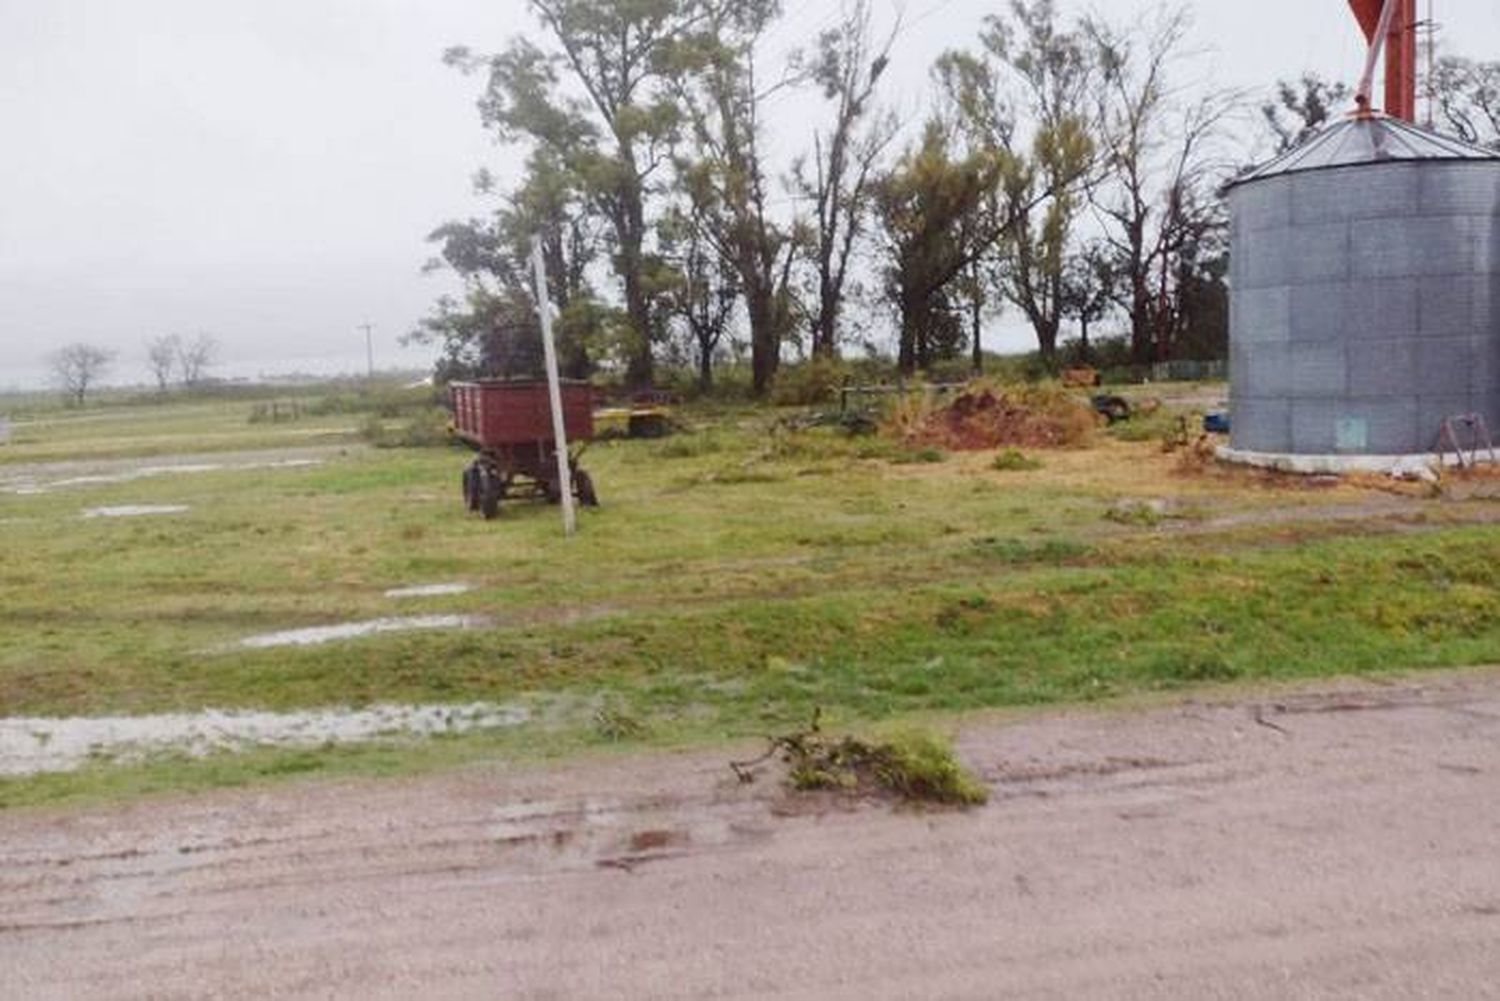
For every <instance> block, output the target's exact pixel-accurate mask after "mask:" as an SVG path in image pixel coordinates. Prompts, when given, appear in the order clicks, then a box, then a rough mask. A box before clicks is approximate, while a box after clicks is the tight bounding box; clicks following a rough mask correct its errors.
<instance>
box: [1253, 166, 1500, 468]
mask: <svg viewBox="0 0 1500 1001" xmlns="http://www.w3.org/2000/svg"><path fill="white" fill-rule="evenodd" d="M1230 209H1231V219H1232V234H1231V248H1232V249H1231V252H1232V261H1233V264H1232V268H1233V270H1232V275H1231V279H1232V285H1233V295H1232V307H1231V315H1230V343H1231V353H1232V357H1231V366H1230V374H1231V406H1232V420H1233V425H1232V427H1233V434H1232V443H1233V446H1234V447H1235V448H1237V449H1243V450H1247V451H1257V452H1273V453H1287V454H1298V455H1325V454H1334V453H1350V454H1370V455H1404V454H1414V453H1418V452H1426V451H1430V450H1431V449H1432V448H1433V446H1434V444H1435V443H1436V440H1437V434H1438V430H1439V427H1440V425H1441V422H1442V420H1443V418H1444V417H1448V416H1452V415H1455V414H1462V413H1468V412H1471V411H1474V412H1479V413H1482V414H1484V416H1485V418H1486V420H1487V421H1488V422H1489V425H1490V428H1491V430H1494V431H1497V432H1500V163H1491V162H1483V163H1451V162H1446V163H1389V164H1369V165H1362V166H1357V167H1342V168H1334V169H1327V170H1318V171H1311V172H1307V173H1302V174H1286V175H1282V176H1279V177H1272V178H1268V179H1265V180H1261V181H1254V182H1250V183H1247V184H1244V185H1241V186H1240V187H1237V188H1235V189H1234V190H1232V191H1231V192H1230Z"/></svg>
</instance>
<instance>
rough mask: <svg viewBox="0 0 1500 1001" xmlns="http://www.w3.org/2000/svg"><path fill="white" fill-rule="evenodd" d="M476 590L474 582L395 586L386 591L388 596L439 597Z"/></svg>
mask: <svg viewBox="0 0 1500 1001" xmlns="http://www.w3.org/2000/svg"><path fill="white" fill-rule="evenodd" d="M472 590H474V585H472V584H458V583H453V584H413V585H412V586H410V587H393V588H391V589H390V590H389V591H387V592H385V596H386V597H387V598H438V597H442V596H443V595H448V594H468V593H469V592H470V591H472Z"/></svg>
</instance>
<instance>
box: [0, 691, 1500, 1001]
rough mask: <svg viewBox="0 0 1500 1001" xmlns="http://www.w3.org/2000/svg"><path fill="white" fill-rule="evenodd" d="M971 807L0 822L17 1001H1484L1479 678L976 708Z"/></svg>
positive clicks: (313, 790) (242, 794) (511, 785)
mask: <svg viewBox="0 0 1500 1001" xmlns="http://www.w3.org/2000/svg"><path fill="white" fill-rule="evenodd" d="M958 749H959V752H960V756H961V757H962V758H963V759H964V760H965V761H966V762H967V764H968V765H969V766H970V767H971V768H973V769H974V770H975V771H976V772H977V773H978V774H979V775H980V776H981V777H982V778H983V779H984V781H985V782H986V784H987V785H988V787H989V790H990V802H989V804H988V805H987V806H984V807H981V808H977V809H974V810H971V811H968V812H959V813H953V812H941V813H934V812H926V811H918V810H909V809H908V810H904V809H893V808H891V807H890V806H888V805H885V804H865V805H859V804H850V803H849V802H848V801H847V800H843V799H836V798H835V799H817V798H814V799H804V798H797V797H792V796H791V795H790V794H788V793H786V792H784V791H783V790H781V789H779V788H778V787H777V785H776V784H775V783H771V782H766V783H756V784H754V785H750V786H746V785H743V784H741V783H740V782H738V781H737V780H736V779H735V777H734V776H733V774H732V773H731V772H730V770H729V769H728V767H727V766H726V760H727V759H728V758H730V757H733V756H735V751H736V750H739V751H749V752H750V753H753V750H754V749H753V748H748V747H747V748H739V749H730V750H725V751H719V752H714V753H705V752H695V753H692V754H679V755H652V756H642V757H632V758H614V759H608V760H604V761H592V762H585V763H581V764H570V765H563V766H554V767H540V766H538V767H527V768H516V767H514V766H510V765H505V764H496V765H491V766H483V767H474V768H470V769H467V770H465V771H461V772H458V773H454V774H449V775H445V776H438V777H427V778H422V779H414V780H407V781H400V782H386V783H376V782H348V783H308V784H294V785H283V786H278V787H274V788H269V789H255V790H244V791H236V792H224V793H217V794H212V795H198V796H193V797H183V798H180V799H175V800H167V801H161V800H158V801H153V802H142V803H137V804H134V805H128V806H117V807H103V808H94V809H89V810H84V811H58V810H49V811H28V812H18V813H11V814H5V815H0V899H4V901H5V908H4V911H3V914H0V983H3V990H0V993H3V994H5V995H6V996H9V997H24V998H29V999H34V998H78V997H88V998H145V997H151V998H198V997H209V996H211V997H220V998H265V997H320V998H327V997H334V998H361V999H365V998H411V997H434V998H437V997H441V998H445V999H446V998H485V999H490V998H496V997H504V998H515V999H533V1001H540V999H594V998H599V999H604V998H661V999H673V998H677V999H688V998H694V999H697V998H780V999H806V1001H813V999H817V1001H830V999H833V1001H838V999H850V1001H853V999H860V1001H865V999H881V998H911V999H924V1001H925V999H973V1001H980V999H984V1001H990V999H994V998H1005V997H1015V998H1056V999H1065V998H1066V999H1077V998H1089V999H1140V998H1235V999H1259V998H1264V999H1277V1001H1281V999H1288V998H1292V999H1297V998H1304V999H1312V998H1319V999H1327V998H1342V999H1356V998H1357V999H1361V1001H1381V999H1391V1001H1394V999H1401V1001H1406V999H1409V998H1415V997H1422V998H1454V999H1460V998H1461V999H1476V998H1493V997H1500V949H1497V948H1496V947H1495V945H1496V942H1497V941H1500V864H1497V862H1496V860H1497V858H1500V672H1497V671H1490V672H1479V673H1469V674H1460V675H1432V676H1424V677H1422V678H1420V679H1418V680H1413V681H1409V682H1402V683H1391V684H1368V683H1344V684H1336V685H1325V686H1323V687H1321V688H1319V689H1314V690H1304V691H1300V692H1294V693H1290V694H1288V693H1284V692H1283V693H1279V694H1274V695H1268V696H1266V697H1264V698H1259V699H1253V700H1248V701H1240V702H1234V703H1225V704H1201V703H1189V704H1183V705H1178V706H1175V707H1171V708H1165V709H1155V710H1149V711H1141V712H1131V713H1121V714H1111V715H1096V714H1092V713H1090V714H1084V713H1078V714H1064V715H1054V716H1049V717H1040V718H1032V719H1028V720H1025V721H1019V722H1012V723H1008V724H1001V723H996V724H989V725H979V726H974V727H971V728H970V729H968V730H967V731H966V732H965V733H964V734H963V735H962V737H961V739H960V741H959V744H958Z"/></svg>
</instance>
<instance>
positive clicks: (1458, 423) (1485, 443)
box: [1438, 414, 1496, 469]
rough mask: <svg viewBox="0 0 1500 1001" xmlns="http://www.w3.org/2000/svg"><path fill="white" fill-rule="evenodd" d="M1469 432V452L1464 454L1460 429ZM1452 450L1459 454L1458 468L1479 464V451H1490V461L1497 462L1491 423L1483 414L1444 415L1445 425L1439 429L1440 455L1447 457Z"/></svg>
mask: <svg viewBox="0 0 1500 1001" xmlns="http://www.w3.org/2000/svg"><path fill="white" fill-rule="evenodd" d="M1460 428H1462V429H1463V430H1465V431H1467V432H1468V433H1469V453H1468V455H1467V456H1466V455H1464V446H1463V442H1462V441H1460V440H1459V437H1458V434H1459V429H1460ZM1449 451H1452V452H1453V454H1454V455H1456V456H1458V468H1459V469H1466V468H1472V467H1473V466H1477V465H1479V453H1480V452H1481V451H1483V452H1488V453H1489V456H1490V462H1495V461H1496V460H1495V443H1494V441H1492V440H1491V438H1490V429H1489V425H1487V424H1486V423H1485V422H1484V415H1482V414H1459V415H1457V416H1454V417H1444V418H1443V426H1442V428H1441V429H1440V430H1439V431H1438V456H1439V457H1440V458H1442V457H1446V456H1447V455H1448V452H1449Z"/></svg>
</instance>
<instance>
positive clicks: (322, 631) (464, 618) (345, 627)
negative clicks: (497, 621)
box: [234, 615, 489, 650]
mask: <svg viewBox="0 0 1500 1001" xmlns="http://www.w3.org/2000/svg"><path fill="white" fill-rule="evenodd" d="M488 621H489V620H488V619H486V618H485V617H484V616H482V615H408V616H396V617H391V618H385V619H370V620H368V621H365V622H343V623H339V624H337V625H331V626H310V627H308V628H306V629H284V630H282V631H280V632H274V633H261V634H260V635H258V636H247V637H245V638H244V639H242V640H240V641H239V642H238V643H236V644H234V645H235V646H238V647H245V648H249V649H252V650H260V649H265V648H267V647H278V646H317V645H318V644H320V643H333V642H336V641H338V640H349V639H358V638H360V637H362V636H374V635H376V634H377V633H399V632H410V631H413V630H422V629H471V628H474V627H476V626H483V625H486V624H487V623H488Z"/></svg>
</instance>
